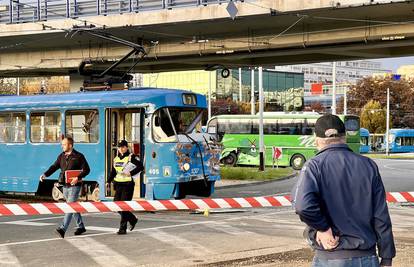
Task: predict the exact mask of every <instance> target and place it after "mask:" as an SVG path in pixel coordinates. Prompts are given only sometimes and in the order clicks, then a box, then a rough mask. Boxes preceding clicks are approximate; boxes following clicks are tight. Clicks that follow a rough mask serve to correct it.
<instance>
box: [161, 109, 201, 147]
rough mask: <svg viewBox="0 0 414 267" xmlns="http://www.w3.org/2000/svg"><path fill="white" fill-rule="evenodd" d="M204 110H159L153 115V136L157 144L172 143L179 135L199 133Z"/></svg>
mask: <svg viewBox="0 0 414 267" xmlns="http://www.w3.org/2000/svg"><path fill="white" fill-rule="evenodd" d="M204 116H205V110H204V109H200V108H161V109H159V110H157V111H156V112H155V113H154V121H153V136H154V140H155V141H157V142H174V141H177V136H176V135H180V134H191V133H193V132H201V127H202V120H203V118H204Z"/></svg>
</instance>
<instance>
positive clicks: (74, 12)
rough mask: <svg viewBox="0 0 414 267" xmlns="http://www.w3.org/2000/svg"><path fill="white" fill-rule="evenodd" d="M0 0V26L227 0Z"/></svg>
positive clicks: (200, 4) (216, 2)
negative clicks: (0, 24)
mask: <svg viewBox="0 0 414 267" xmlns="http://www.w3.org/2000/svg"><path fill="white" fill-rule="evenodd" d="M8 1H9V2H7V1H4V2H2V1H0V23H2V24H4V23H25V22H36V21H46V20H51V19H63V18H79V17H86V16H96V15H103V16H105V15H109V14H123V13H133V12H136V13H138V12H142V11H149V10H163V9H173V8H178V7H188V6H206V5H210V4H221V3H227V2H230V1H231V0H8Z"/></svg>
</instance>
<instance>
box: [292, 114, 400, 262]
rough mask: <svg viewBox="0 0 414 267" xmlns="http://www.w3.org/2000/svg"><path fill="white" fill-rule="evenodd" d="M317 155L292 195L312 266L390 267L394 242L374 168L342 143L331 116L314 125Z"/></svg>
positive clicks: (341, 128)
mask: <svg viewBox="0 0 414 267" xmlns="http://www.w3.org/2000/svg"><path fill="white" fill-rule="evenodd" d="M315 132H316V146H317V148H318V150H319V152H318V154H317V155H316V156H315V157H314V158H312V159H311V160H309V161H308V162H307V163H306V164H305V166H304V167H303V169H302V171H301V173H300V176H299V181H298V183H297V185H296V187H295V188H294V190H293V192H292V197H293V204H294V207H295V210H296V213H297V214H298V215H299V217H300V219H301V220H302V221H303V222H304V223H306V224H307V225H308V228H307V231H306V235H307V239H308V241H309V242H310V244H311V246H312V247H313V248H314V249H315V257H314V260H313V264H312V266H314V267H325V266H341V267H354V266H364V267H371V266H372V267H374V266H379V265H380V264H379V260H378V257H377V255H376V247H378V253H379V257H381V259H382V260H381V266H391V264H392V258H394V257H395V245H394V238H393V234H392V229H391V220H390V216H389V213H388V207H387V203H386V198H385V197H386V196H385V190H384V186H383V183H382V180H381V176H380V174H379V171H378V167H377V165H376V164H375V162H374V161H372V160H371V159H369V158H367V157H364V156H360V155H358V154H356V153H353V152H352V151H351V150H350V149H349V148H348V146H347V145H346V143H345V132H346V131H345V126H344V123H343V122H342V121H341V120H340V119H339V117H337V116H335V115H324V116H322V117H321V118H319V119H318V120H317V122H316V127H315Z"/></svg>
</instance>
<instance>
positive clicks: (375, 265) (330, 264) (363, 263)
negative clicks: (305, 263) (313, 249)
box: [312, 256, 380, 267]
mask: <svg viewBox="0 0 414 267" xmlns="http://www.w3.org/2000/svg"><path fill="white" fill-rule="evenodd" d="M379 266H380V265H379V260H378V257H377V256H366V257H360V258H348V259H338V260H323V259H319V258H317V257H314V258H313V262H312V267H379Z"/></svg>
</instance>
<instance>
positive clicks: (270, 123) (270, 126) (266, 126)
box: [263, 119, 278, 134]
mask: <svg viewBox="0 0 414 267" xmlns="http://www.w3.org/2000/svg"><path fill="white" fill-rule="evenodd" d="M277 132H278V123H277V120H276V119H273V120H271V119H266V120H264V121H263V133H264V134H277Z"/></svg>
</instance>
